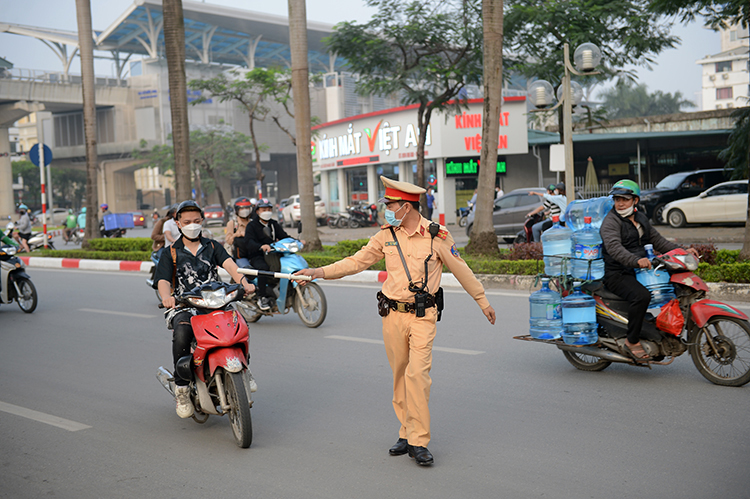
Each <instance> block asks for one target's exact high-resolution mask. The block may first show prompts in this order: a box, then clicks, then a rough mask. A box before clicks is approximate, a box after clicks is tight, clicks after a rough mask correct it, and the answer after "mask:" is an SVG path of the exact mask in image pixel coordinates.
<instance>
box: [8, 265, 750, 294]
mask: <svg viewBox="0 0 750 499" xmlns="http://www.w3.org/2000/svg"><path fill="white" fill-rule="evenodd" d="M20 258H21V260H23V261H24V263H25V264H26V266H27V267H38V268H45V269H60V268H63V269H82V270H103V271H110V272H144V273H147V272H151V267H152V266H153V263H151V262H128V261H117V260H83V259H78V258H48V257H40V256H21V257H20ZM219 275H221V276H222V277H224V278H227V277H229V274H228V273H227V272H226V271H225V270H224V269H219ZM387 275H388V273H387V272H385V271H383V270H364V271H362V272H360V273H359V274H355V275H350V276H346V277H343V278H341V279H337V280H339V281H344V282H353V283H354V282H361V283H373V284H374V283H379V282H384V281H385V279H386V277H387ZM476 277H477V279H479V282H481V283H482V285H483V286H484V287H485V288H486V289H511V290H516V291H523V292H527V293H531V292H532V291H533V290H534V281H535V280H536V276H527V275H507V274H477V275H476ZM706 284H708V289H709V295H710V297H711V299H714V300H720V301H721V300H723V301H735V302H750V284H739V283H729V282H709V283H706ZM441 285H442V286H444V287H446V288H457V287H460V286H461V284H460V283H459V282H458V279H456V277H455V276H454V275H453V274H450V273H444V274H443V276H442V278H441Z"/></svg>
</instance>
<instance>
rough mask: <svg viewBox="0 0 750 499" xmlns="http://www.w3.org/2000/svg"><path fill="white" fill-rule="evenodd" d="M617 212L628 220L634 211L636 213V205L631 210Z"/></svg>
mask: <svg viewBox="0 0 750 499" xmlns="http://www.w3.org/2000/svg"><path fill="white" fill-rule="evenodd" d="M615 211H616V212H617V214H618V215H620V216H621V217H623V218H628V217H629V216H630V215H632V214H633V211H635V205H633V206H631V207H630V208H625V209H624V210H615Z"/></svg>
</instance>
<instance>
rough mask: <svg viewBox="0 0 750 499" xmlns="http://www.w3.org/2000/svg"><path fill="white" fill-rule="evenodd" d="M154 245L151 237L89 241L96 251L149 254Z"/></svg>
mask: <svg viewBox="0 0 750 499" xmlns="http://www.w3.org/2000/svg"><path fill="white" fill-rule="evenodd" d="M153 243H154V242H153V241H152V240H151V238H150V237H116V238H112V239H110V238H97V239H91V240H90V241H89V244H91V247H92V248H93V249H94V251H148V252H149V254H150V252H151V245H152V244H153ZM147 260H148V258H147Z"/></svg>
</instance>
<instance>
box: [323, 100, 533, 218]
mask: <svg viewBox="0 0 750 499" xmlns="http://www.w3.org/2000/svg"><path fill="white" fill-rule="evenodd" d="M482 108H483V101H482V99H475V100H471V101H469V103H468V107H467V108H466V109H464V110H463V111H462V112H461V114H451V115H448V116H446V115H444V114H440V113H436V114H433V117H432V120H431V124H430V126H429V127H428V129H427V138H426V141H425V178H426V184H427V186H429V187H433V189H435V191H436V192H435V198H436V201H437V209H436V210H435V212H434V214H433V217H434V218H436V219H437V220H439V221H440V223H441V224H446V223H455V211H456V199H457V198H456V195H457V192H456V190H457V189H456V188H457V186H458V187H460V190H461V191H467V190H473V189H474V188H475V187H476V182H477V180H476V179H477V175H478V171H479V168H480V167H481V165H480V161H479V154H480V151H481V142H482ZM417 109H418V106H416V105H412V106H404V107H399V108H394V109H388V110H384V111H378V112H375V113H369V114H365V115H360V116H353V117H351V118H346V119H343V120H338V121H334V122H330V123H324V124H322V125H319V126H317V127H315V128H314V129H313V130H314V132H315V137H314V139H313V144H312V153H313V169H314V170H315V171H316V173H320V178H321V181H320V187H321V197H322V198H323V199H324V201H325V202H326V206H327V207H328V209H329V211H330V212H331V213H336V212H339V211H341V210H344V209H346V206H349V205H352V204H355V203H360V202H366V203H374V202H376V201H377V199H379V197H380V196H382V194H383V187H382V185H381V182H380V181H379V176H380V175H383V176H386V177H388V178H392V179H394V180H402V181H406V182H415V180H416V168H417V163H416V160H417V142H418V139H419V129H418V127H417ZM525 113H526V101H525V97H506V98H505V99H504V103H503V106H502V109H501V115H500V133H499V137H498V161H497V165H495V169H496V172H497V174H496V180H495V183H496V185H500V186H502V183H503V176H504V175H506V173H507V172H508V171H509V170H512V169H513V158H514V157H519V156H525V155H526V154H527V153H528V137H527V129H526V116H525Z"/></svg>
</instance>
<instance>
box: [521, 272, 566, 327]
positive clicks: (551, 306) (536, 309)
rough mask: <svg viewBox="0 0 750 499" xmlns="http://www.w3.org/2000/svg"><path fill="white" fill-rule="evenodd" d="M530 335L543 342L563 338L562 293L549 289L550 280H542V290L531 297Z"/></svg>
mask: <svg viewBox="0 0 750 499" xmlns="http://www.w3.org/2000/svg"><path fill="white" fill-rule="evenodd" d="M529 306H530V308H531V312H530V314H529V334H531V336H532V337H534V338H538V339H541V340H555V339H557V338H560V337H561V336H562V332H563V323H562V305H561V299H560V293H558V292H556V291H553V290H551V289H550V288H549V279H547V278H543V279H542V289H540V290H539V291H536V292H534V293H532V294H531V296H529Z"/></svg>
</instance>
